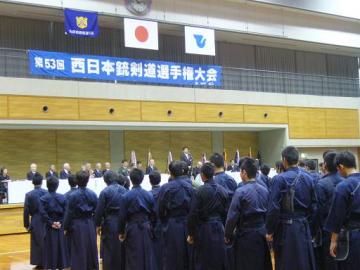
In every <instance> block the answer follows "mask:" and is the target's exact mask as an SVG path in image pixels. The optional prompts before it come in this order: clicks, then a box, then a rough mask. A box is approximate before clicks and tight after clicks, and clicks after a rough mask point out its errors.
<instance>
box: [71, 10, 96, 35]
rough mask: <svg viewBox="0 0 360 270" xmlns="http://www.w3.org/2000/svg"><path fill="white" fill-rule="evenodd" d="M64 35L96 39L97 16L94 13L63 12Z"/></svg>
mask: <svg viewBox="0 0 360 270" xmlns="http://www.w3.org/2000/svg"><path fill="white" fill-rule="evenodd" d="M64 17H65V23H64V24H65V34H69V35H71V36H75V37H97V36H98V35H99V25H98V15H97V13H96V12H87V11H78V10H72V9H67V8H66V9H65V10H64Z"/></svg>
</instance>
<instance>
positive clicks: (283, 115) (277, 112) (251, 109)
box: [244, 105, 288, 124]
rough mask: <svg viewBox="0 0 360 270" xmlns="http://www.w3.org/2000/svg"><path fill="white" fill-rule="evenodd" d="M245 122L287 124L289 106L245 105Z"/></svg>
mask: <svg viewBox="0 0 360 270" xmlns="http://www.w3.org/2000/svg"><path fill="white" fill-rule="evenodd" d="M244 122H245V123H253V124H286V123H287V122H288V112H287V108H286V107H275V106H252V105H245V106H244Z"/></svg>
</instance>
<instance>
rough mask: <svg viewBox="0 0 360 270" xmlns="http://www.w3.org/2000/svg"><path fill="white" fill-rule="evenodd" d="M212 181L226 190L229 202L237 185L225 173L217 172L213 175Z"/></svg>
mask: <svg viewBox="0 0 360 270" xmlns="http://www.w3.org/2000/svg"><path fill="white" fill-rule="evenodd" d="M214 181H215V183H217V184H219V185H220V186H223V187H224V188H225V189H226V191H227V192H228V195H229V199H230V200H231V198H232V196H233V195H234V193H235V190H236V189H237V184H236V181H235V180H234V178H232V177H231V176H230V175H228V174H226V173H225V172H219V173H216V174H215V176H214Z"/></svg>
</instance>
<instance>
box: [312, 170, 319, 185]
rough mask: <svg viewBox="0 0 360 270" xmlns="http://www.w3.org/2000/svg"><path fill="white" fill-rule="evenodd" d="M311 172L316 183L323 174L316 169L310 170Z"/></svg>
mask: <svg viewBox="0 0 360 270" xmlns="http://www.w3.org/2000/svg"><path fill="white" fill-rule="evenodd" d="M309 174H310V175H311V176H312V178H313V179H314V183H315V184H316V183H317V182H318V181H319V180H320V178H321V174H320V173H318V172H316V171H313V172H309Z"/></svg>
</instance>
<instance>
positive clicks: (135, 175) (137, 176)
mask: <svg viewBox="0 0 360 270" xmlns="http://www.w3.org/2000/svg"><path fill="white" fill-rule="evenodd" d="M143 179H144V172H143V171H142V170H140V169H138V168H133V169H132V170H131V171H130V180H131V183H132V184H133V185H136V186H138V185H140V184H141V183H142V181H143Z"/></svg>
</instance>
